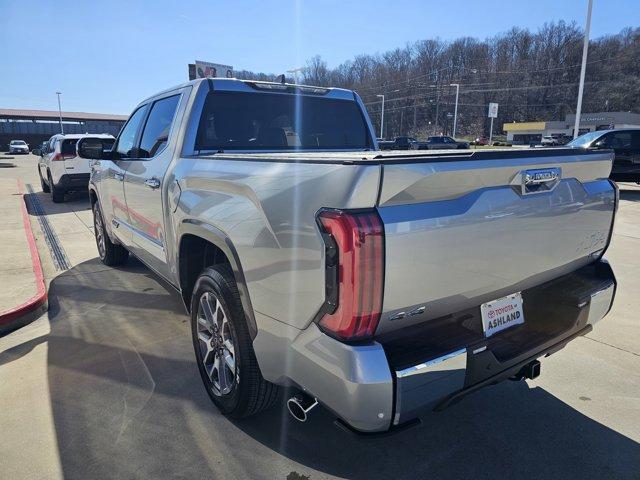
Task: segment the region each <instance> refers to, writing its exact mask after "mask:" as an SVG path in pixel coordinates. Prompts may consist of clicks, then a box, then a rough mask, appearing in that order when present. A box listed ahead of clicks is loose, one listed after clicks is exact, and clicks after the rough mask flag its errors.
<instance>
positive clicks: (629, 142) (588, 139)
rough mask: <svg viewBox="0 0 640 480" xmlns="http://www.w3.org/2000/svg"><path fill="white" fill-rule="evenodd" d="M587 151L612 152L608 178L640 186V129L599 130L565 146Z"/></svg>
mask: <svg viewBox="0 0 640 480" xmlns="http://www.w3.org/2000/svg"><path fill="white" fill-rule="evenodd" d="M567 146H569V147H577V148H583V149H588V150H608V149H611V150H613V152H614V154H615V157H614V160H613V168H612V169H611V174H610V175H609V178H610V179H612V180H615V181H616V182H636V183H638V184H640V129H616V130H599V131H596V132H589V133H585V134H584V135H581V136H579V137H578V138H576V139H575V140H572V141H571V142H569V143H568V144H567Z"/></svg>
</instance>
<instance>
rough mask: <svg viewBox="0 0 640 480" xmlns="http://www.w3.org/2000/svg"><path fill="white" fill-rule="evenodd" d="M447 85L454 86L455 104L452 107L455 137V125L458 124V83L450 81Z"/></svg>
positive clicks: (454, 134) (454, 133) (454, 135)
mask: <svg viewBox="0 0 640 480" xmlns="http://www.w3.org/2000/svg"><path fill="white" fill-rule="evenodd" d="M449 86H451V87H456V106H455V107H454V109H453V135H452V137H453V138H456V127H457V125H458V95H459V94H460V84H459V83H450V84H449Z"/></svg>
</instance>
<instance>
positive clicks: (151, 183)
mask: <svg viewBox="0 0 640 480" xmlns="http://www.w3.org/2000/svg"><path fill="white" fill-rule="evenodd" d="M144 184H145V185H146V186H147V187H149V188H151V189H153V190H155V189H156V188H158V187H160V180H158V179H157V178H155V177H152V178H147V179H146V180H145V181H144Z"/></svg>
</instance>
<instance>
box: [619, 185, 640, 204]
mask: <svg viewBox="0 0 640 480" xmlns="http://www.w3.org/2000/svg"><path fill="white" fill-rule="evenodd" d="M620 199H621V200H627V201H629V202H640V190H631V189H623V187H620Z"/></svg>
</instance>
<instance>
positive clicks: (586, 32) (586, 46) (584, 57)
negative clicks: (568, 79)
mask: <svg viewBox="0 0 640 480" xmlns="http://www.w3.org/2000/svg"><path fill="white" fill-rule="evenodd" d="M592 8H593V0H589V5H588V6H587V21H586V24H585V26H584V44H583V45H582V67H581V68H580V86H579V87H578V105H577V106H576V122H575V124H574V126H573V138H576V137H577V136H578V132H579V130H580V115H581V114H582V94H583V93H584V76H585V73H586V72H587V52H588V50H589V30H590V29H591V9H592Z"/></svg>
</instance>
